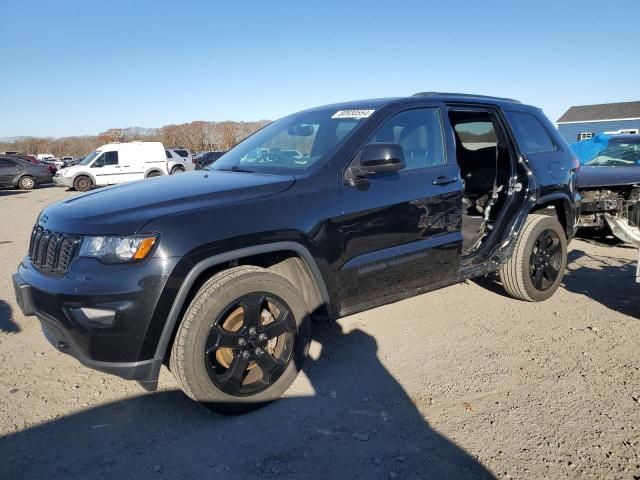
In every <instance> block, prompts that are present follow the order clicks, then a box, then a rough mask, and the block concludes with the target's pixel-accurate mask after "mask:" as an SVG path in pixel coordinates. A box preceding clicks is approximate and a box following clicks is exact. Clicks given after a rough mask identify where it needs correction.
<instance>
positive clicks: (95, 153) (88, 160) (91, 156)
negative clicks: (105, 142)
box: [78, 150, 102, 165]
mask: <svg viewBox="0 0 640 480" xmlns="http://www.w3.org/2000/svg"><path fill="white" fill-rule="evenodd" d="M101 153H102V150H94V151H93V152H91V153H90V154H89V155H87V156H86V157H84V158H83V159H82V160H80V161H79V162H78V165H89V164H90V163H91V162H92V161H93V159H94V158H96V157H97V156H98V155H100V154H101Z"/></svg>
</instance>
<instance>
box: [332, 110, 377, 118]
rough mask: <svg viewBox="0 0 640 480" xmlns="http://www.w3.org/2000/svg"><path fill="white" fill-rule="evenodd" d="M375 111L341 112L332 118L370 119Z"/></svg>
mask: <svg viewBox="0 0 640 480" xmlns="http://www.w3.org/2000/svg"><path fill="white" fill-rule="evenodd" d="M373 112H375V110H339V111H337V112H336V113H334V114H333V115H332V116H331V118H355V119H358V120H359V119H361V118H368V117H370V116H371V114H372V113H373Z"/></svg>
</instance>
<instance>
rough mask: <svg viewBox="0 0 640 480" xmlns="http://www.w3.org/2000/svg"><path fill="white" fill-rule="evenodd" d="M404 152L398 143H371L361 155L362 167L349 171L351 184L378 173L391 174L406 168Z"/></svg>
mask: <svg viewBox="0 0 640 480" xmlns="http://www.w3.org/2000/svg"><path fill="white" fill-rule="evenodd" d="M406 165H407V164H406V163H405V159H404V150H403V149H402V147H401V146H400V145H399V144H397V143H370V144H369V145H367V146H365V147H364V149H363V150H362V154H361V155H360V165H353V166H351V167H350V168H349V170H348V178H347V180H348V181H349V183H353V182H355V181H356V179H362V178H363V177H366V176H368V175H374V174H376V173H391V172H397V171H398V170H402V169H403V168H405V167H406Z"/></svg>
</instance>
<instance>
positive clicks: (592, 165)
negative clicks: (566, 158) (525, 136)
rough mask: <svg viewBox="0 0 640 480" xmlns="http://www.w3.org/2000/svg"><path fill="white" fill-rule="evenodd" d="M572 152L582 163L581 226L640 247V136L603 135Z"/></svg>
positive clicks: (579, 224)
mask: <svg viewBox="0 0 640 480" xmlns="http://www.w3.org/2000/svg"><path fill="white" fill-rule="evenodd" d="M572 149H573V150H574V151H575V152H576V154H577V155H578V156H579V157H580V160H581V163H582V166H581V167H580V173H579V175H578V190H579V192H580V194H581V195H582V213H581V215H580V220H579V222H578V226H579V227H580V228H584V229H597V230H600V231H602V232H603V233H609V232H610V233H612V234H613V235H615V236H616V237H617V238H618V239H620V240H622V241H623V242H626V243H631V244H633V245H637V246H640V229H639V227H640V135H599V136H598V137H596V138H594V139H593V140H588V141H583V142H580V143H579V144H577V145H572Z"/></svg>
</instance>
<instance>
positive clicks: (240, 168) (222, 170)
mask: <svg viewBox="0 0 640 480" xmlns="http://www.w3.org/2000/svg"><path fill="white" fill-rule="evenodd" d="M218 171H220V172H242V173H256V172H255V171H253V170H249V169H248V168H242V167H239V166H237V165H234V166H233V167H231V168H219V169H218Z"/></svg>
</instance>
